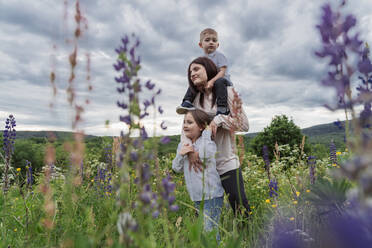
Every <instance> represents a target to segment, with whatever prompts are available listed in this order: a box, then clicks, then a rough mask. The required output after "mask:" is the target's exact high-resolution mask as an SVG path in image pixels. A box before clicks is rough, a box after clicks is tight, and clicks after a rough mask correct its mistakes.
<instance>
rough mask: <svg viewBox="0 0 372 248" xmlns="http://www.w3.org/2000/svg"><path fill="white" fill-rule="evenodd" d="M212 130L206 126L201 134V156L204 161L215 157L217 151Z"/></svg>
mask: <svg viewBox="0 0 372 248" xmlns="http://www.w3.org/2000/svg"><path fill="white" fill-rule="evenodd" d="M211 135H212V131H211V130H210V128H206V129H205V130H204V131H203V133H202V136H201V145H200V147H199V149H198V150H199V157H200V160H201V161H202V163H203V162H207V161H208V160H209V159H211V158H214V156H215V155H216V152H217V146H216V143H215V142H214V141H213V140H212V139H211Z"/></svg>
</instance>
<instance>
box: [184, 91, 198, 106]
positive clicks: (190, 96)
mask: <svg viewBox="0 0 372 248" xmlns="http://www.w3.org/2000/svg"><path fill="white" fill-rule="evenodd" d="M195 96H196V93H195V92H194V91H192V89H191V88H190V87H189V88H188V89H187V91H186V94H185V96H184V97H183V100H182V103H183V102H185V101H189V102H190V103H191V104H192V103H193V102H194V99H195Z"/></svg>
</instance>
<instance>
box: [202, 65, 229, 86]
mask: <svg viewBox="0 0 372 248" xmlns="http://www.w3.org/2000/svg"><path fill="white" fill-rule="evenodd" d="M226 69H227V66H222V67H220V69H219V71H218V73H217V75H216V76H214V77H213V78H212V79H211V80H209V81H208V83H207V87H206V88H207V89H212V88H213V85H214V83H215V82H216V81H217V79H219V78H223V77H224V76H225V73H226Z"/></svg>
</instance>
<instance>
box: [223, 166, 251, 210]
mask: <svg viewBox="0 0 372 248" xmlns="http://www.w3.org/2000/svg"><path fill="white" fill-rule="evenodd" d="M220 177H221V183H222V186H223V188H224V190H225V193H226V194H227V195H228V198H229V202H230V205H231V208H232V209H233V211H234V214H236V212H237V211H238V210H239V211H240V206H241V205H242V206H243V207H244V208H245V216H247V217H249V212H250V211H251V209H250V206H249V204H248V200H247V197H246V195H245V190H244V182H243V176H242V171H241V169H240V168H238V169H235V170H231V171H228V172H226V173H225V174H223V175H221V176H220Z"/></svg>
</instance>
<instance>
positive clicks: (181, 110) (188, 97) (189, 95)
mask: <svg viewBox="0 0 372 248" xmlns="http://www.w3.org/2000/svg"><path fill="white" fill-rule="evenodd" d="M195 96H196V93H195V92H193V91H192V90H191V89H190V87H189V88H188V89H187V91H186V94H185V96H184V97H183V100H182V104H181V106H178V107H177V108H176V112H177V113H178V114H185V113H186V112H187V111H188V110H194V109H195V108H194V105H193V104H192V103H193V102H194V99H195Z"/></svg>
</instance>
